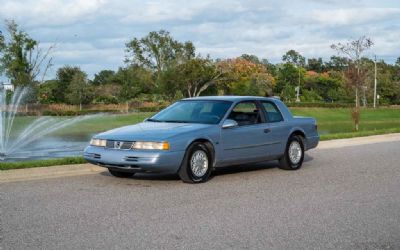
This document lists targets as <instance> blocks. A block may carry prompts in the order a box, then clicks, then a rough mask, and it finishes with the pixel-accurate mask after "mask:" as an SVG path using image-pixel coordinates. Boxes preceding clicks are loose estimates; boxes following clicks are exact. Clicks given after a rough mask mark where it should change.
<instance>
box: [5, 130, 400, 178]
mask: <svg viewBox="0 0 400 250" xmlns="http://www.w3.org/2000/svg"><path fill="white" fill-rule="evenodd" d="M390 141H400V133H395V134H385V135H373V136H366V137H357V138H350V139H338V140H330V141H322V142H320V143H319V145H318V147H317V149H330V148H341V147H350V146H358V145H365V144H371V143H380V142H390ZM103 171H105V169H104V168H102V167H98V166H95V165H92V164H76V165H64V166H52V167H41V168H26V169H14V170H5V171H0V184H1V183H7V182H18V181H29V180H39V179H49V178H57V177H65V176H77V175H86V174H97V173H100V172H103Z"/></svg>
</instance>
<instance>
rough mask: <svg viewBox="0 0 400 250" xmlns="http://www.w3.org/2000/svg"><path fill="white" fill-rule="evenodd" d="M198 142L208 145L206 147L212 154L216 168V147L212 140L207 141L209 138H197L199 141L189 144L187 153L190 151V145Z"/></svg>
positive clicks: (195, 140)
mask: <svg viewBox="0 0 400 250" xmlns="http://www.w3.org/2000/svg"><path fill="white" fill-rule="evenodd" d="M196 142H201V143H204V144H205V145H206V147H207V148H208V150H209V151H210V153H211V157H212V161H213V166H215V161H216V159H215V146H214V143H212V141H211V140H210V139H207V138H203V137H201V138H197V139H194V140H192V141H191V142H190V143H188V145H187V146H186V151H187V150H188V148H189V147H190V145H192V144H193V143H196Z"/></svg>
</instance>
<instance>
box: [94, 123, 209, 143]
mask: <svg viewBox="0 0 400 250" xmlns="http://www.w3.org/2000/svg"><path fill="white" fill-rule="evenodd" d="M210 126H215V125H210V124H198V123H165V122H142V123H138V124H135V125H131V126H126V127H121V128H116V129H113V130H109V131H106V132H104V133H101V134H98V135H96V136H95V138H99V139H106V140H121V141H123V140H125V141H137V140H149V141H162V140H166V139H167V138H169V137H172V136H175V135H177V134H180V133H187V132H193V131H196V130H201V129H205V128H208V127H210Z"/></svg>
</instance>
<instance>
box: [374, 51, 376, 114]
mask: <svg viewBox="0 0 400 250" xmlns="http://www.w3.org/2000/svg"><path fill="white" fill-rule="evenodd" d="M374 64H375V80H374V108H376V84H377V80H376V55H375V61H374Z"/></svg>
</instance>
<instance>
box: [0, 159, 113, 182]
mask: <svg viewBox="0 0 400 250" xmlns="http://www.w3.org/2000/svg"><path fill="white" fill-rule="evenodd" d="M103 171H105V169H104V168H102V167H98V166H95V165H92V164H76V165H62V166H51V167H39V168H24V169H12V170H4V171H0V184H1V183H7V182H18V181H28V180H29V181H30V180H39V179H49V178H57V177H66V176H77V175H86V174H96V173H100V172H103Z"/></svg>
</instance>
